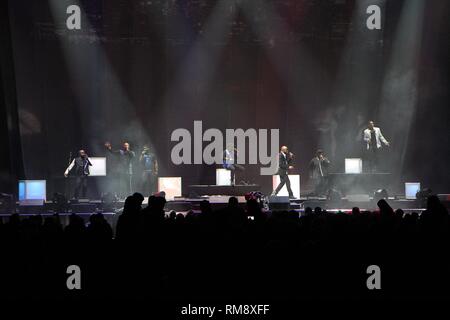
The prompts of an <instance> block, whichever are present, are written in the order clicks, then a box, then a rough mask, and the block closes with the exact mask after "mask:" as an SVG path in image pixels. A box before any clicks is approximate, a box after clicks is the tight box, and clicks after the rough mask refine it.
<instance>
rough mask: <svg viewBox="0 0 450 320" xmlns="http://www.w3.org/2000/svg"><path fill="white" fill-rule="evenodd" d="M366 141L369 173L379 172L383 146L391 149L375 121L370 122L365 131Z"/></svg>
mask: <svg viewBox="0 0 450 320" xmlns="http://www.w3.org/2000/svg"><path fill="white" fill-rule="evenodd" d="M364 141H365V143H366V151H367V161H368V170H369V172H377V170H378V158H379V151H380V149H381V148H382V147H383V144H384V145H385V146H387V147H389V141H387V140H386V139H385V137H384V136H383V134H382V133H381V129H380V128H378V127H375V124H374V122H373V121H369V124H368V126H367V129H365V130H364Z"/></svg>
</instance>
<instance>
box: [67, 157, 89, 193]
mask: <svg viewBox="0 0 450 320" xmlns="http://www.w3.org/2000/svg"><path fill="white" fill-rule="evenodd" d="M89 166H92V163H91V161H89V158H88V157H76V158H75V159H73V160H72V162H71V163H70V165H69V167H68V168H67V169H66V174H68V173H69V172H70V173H72V174H73V175H75V177H76V180H75V192H74V198H75V199H78V197H79V196H80V191H81V196H82V197H83V198H86V193H87V177H88V176H89Z"/></svg>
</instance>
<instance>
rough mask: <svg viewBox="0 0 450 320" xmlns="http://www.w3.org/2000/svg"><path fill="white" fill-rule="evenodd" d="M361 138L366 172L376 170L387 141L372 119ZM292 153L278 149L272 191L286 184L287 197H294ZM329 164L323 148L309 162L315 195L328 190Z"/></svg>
mask: <svg viewBox="0 0 450 320" xmlns="http://www.w3.org/2000/svg"><path fill="white" fill-rule="evenodd" d="M363 140H364V142H365V161H366V162H367V172H369V173H376V172H378V161H379V153H380V149H381V148H382V147H383V145H384V146H387V147H389V145H390V144H389V141H387V140H386V138H385V137H384V136H383V134H382V133H381V129H380V128H378V127H375V124H374V122H373V121H369V123H368V125H367V128H366V129H365V130H364V132H363ZM293 160H294V155H293V153H291V152H289V150H288V147H286V146H283V147H281V149H280V154H279V162H278V175H279V176H280V183H279V184H278V186H277V188H276V189H275V190H274V191H273V192H272V195H275V196H276V195H277V194H278V192H280V190H281V189H282V188H283V187H284V186H285V185H286V188H287V190H288V194H289V198H294V195H293V193H292V189H291V182H290V180H289V174H288V173H289V170H292V169H293V168H294V167H293ZM330 165H331V162H330V160H328V159H327V158H326V157H325V153H324V152H323V150H321V149H319V150H317V152H316V155H315V156H314V158H312V159H311V161H310V162H309V178H310V181H312V183H313V186H314V191H313V194H314V195H316V196H322V195H325V193H326V192H327V190H328V170H329V167H330Z"/></svg>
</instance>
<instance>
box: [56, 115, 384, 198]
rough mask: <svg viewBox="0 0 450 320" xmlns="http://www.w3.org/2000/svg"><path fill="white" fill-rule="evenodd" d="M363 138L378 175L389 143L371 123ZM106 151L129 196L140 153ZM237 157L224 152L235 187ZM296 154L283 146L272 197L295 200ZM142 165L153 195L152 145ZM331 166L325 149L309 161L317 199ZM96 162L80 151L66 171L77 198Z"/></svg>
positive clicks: (144, 183)
mask: <svg viewBox="0 0 450 320" xmlns="http://www.w3.org/2000/svg"><path fill="white" fill-rule="evenodd" d="M363 139H364V142H365V151H366V152H365V153H366V157H365V158H366V161H367V168H368V171H369V172H372V173H373V172H377V168H378V159H379V152H380V149H381V148H382V147H383V145H385V146H389V142H388V141H387V140H386V139H385V138H384V136H383V134H382V133H381V130H380V128H378V127H375V124H374V122H373V121H369V123H368V126H367V128H366V129H365V130H364V132H363ZM105 147H106V150H107V151H108V152H109V153H110V154H111V155H113V156H116V157H118V160H119V162H118V166H117V170H116V174H115V176H116V179H117V181H118V184H119V186H118V188H119V190H120V191H119V193H120V195H121V196H126V195H128V194H131V193H132V192H133V180H132V179H133V176H134V171H133V163H134V158H135V157H136V154H135V152H134V151H132V150H131V149H130V144H129V143H128V142H124V143H123V145H122V148H121V149H118V150H113V148H112V145H111V143H109V142H106V143H105ZM236 155H237V150H236V148H235V147H234V145H229V146H227V148H226V149H225V151H224V153H223V164H222V166H223V168H225V169H227V170H230V172H231V184H232V185H234V184H235V179H236V171H243V170H245V168H244V167H243V166H242V165H239V164H237V163H235V161H234V159H235V157H236ZM293 161H294V154H293V153H292V152H290V151H289V149H288V147H287V146H282V147H281V149H280V153H279V155H278V172H277V174H278V175H279V176H280V183H279V184H278V186H277V187H276V189H275V190H273V192H272V195H274V196H276V195H277V194H278V193H279V192H280V190H281V189H282V188H283V187H284V186H286V188H287V191H288V194H289V197H290V198H294V194H293V192H292V189H291V182H290V180H289V171H291V170H292V169H294V166H293ZM139 163H140V165H141V166H140V169H141V178H140V186H141V191H142V192H144V193H145V194H152V193H154V192H156V182H157V176H158V161H157V159H156V157H155V155H154V154H153V153H151V152H150V148H149V147H148V146H144V147H143V150H142V152H141V154H140V156H139ZM330 165H331V162H330V160H328V158H327V157H326V156H325V153H324V151H323V150H321V149H319V150H317V151H316V154H315V156H314V157H313V158H312V159H311V161H310V162H309V168H308V169H309V178H310V181H312V182H313V186H314V192H313V193H314V194H315V195H317V196H321V195H324V194H325V192H326V191H327V189H328V170H329V167H330ZM90 166H92V163H91V162H90V161H89V157H88V155H87V153H86V152H85V150H79V152H78V156H77V157H76V158H74V159H73V160H72V161H71V162H70V164H69V166H68V167H67V169H66V171H65V172H64V176H65V177H67V176H68V175H69V173H72V174H73V175H74V176H75V177H76V179H75V191H74V198H78V197H80V196H81V197H83V198H85V197H86V192H87V177H88V176H89V167H90Z"/></svg>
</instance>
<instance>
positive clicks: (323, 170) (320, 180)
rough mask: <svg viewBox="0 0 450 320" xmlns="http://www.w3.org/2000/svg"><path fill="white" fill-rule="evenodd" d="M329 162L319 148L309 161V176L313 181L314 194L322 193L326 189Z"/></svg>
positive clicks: (319, 194)
mask: <svg viewBox="0 0 450 320" xmlns="http://www.w3.org/2000/svg"><path fill="white" fill-rule="evenodd" d="M330 164H331V162H330V160H328V159H327V158H326V157H325V154H324V153H323V151H322V150H321V149H319V150H317V152H316V156H315V157H314V158H312V159H311V161H310V162H309V178H310V179H311V180H312V181H313V183H314V194H315V195H316V196H321V195H323V194H324V193H325V192H326V191H327V189H328V167H329V166H330Z"/></svg>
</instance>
